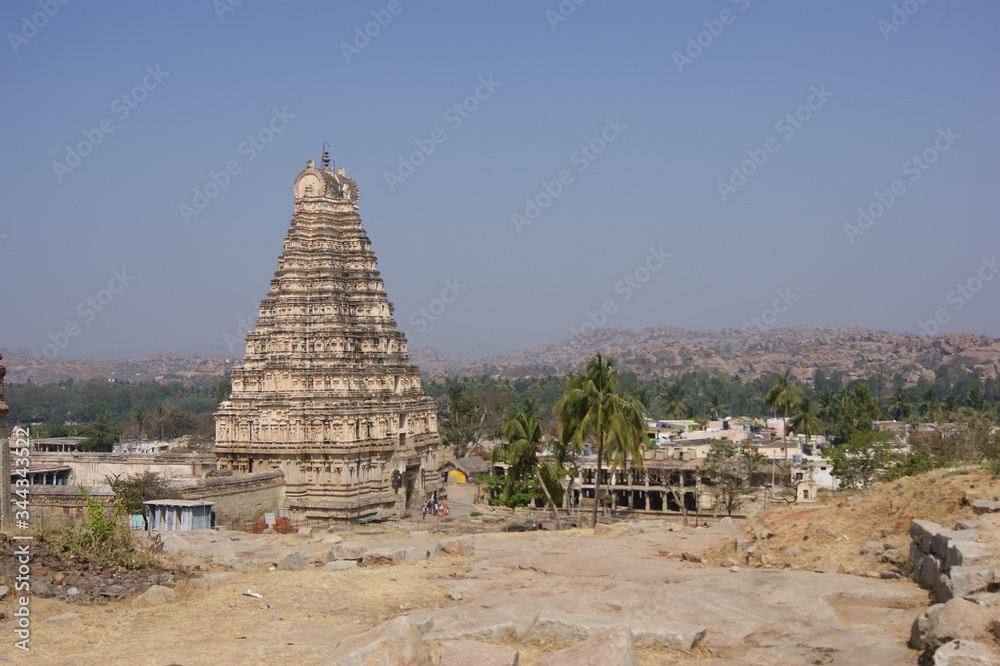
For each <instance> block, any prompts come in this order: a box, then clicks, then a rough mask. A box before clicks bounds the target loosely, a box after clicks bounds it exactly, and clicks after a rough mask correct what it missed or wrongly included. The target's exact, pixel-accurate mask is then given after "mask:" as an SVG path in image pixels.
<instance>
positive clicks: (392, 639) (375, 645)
mask: <svg viewBox="0 0 1000 666" xmlns="http://www.w3.org/2000/svg"><path fill="white" fill-rule="evenodd" d="M327 664H328V666H370V665H372V664H378V665H379V666H432V662H431V655H430V652H429V651H428V649H427V646H426V645H424V641H423V636H422V635H421V633H420V630H419V629H417V627H416V625H414V624H413V623H412V622H410V621H409V620H408V619H406V618H405V617H397V618H396V619H395V620H389V621H388V622H383V623H382V624H380V625H379V626H377V627H375V628H374V629H372V630H370V631H366V632H364V633H363V634H355V635H354V636H348V637H347V638H345V639H343V640H342V641H340V643H338V644H337V646H336V647H335V648H334V650H333V654H332V655H331V658H330V660H329V661H328V662H327Z"/></svg>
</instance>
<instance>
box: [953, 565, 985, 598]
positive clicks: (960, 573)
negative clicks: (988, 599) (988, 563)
mask: <svg viewBox="0 0 1000 666" xmlns="http://www.w3.org/2000/svg"><path fill="white" fill-rule="evenodd" d="M949 573H950V576H949V577H950V578H951V590H952V594H953V595H954V596H956V597H958V598H960V599H965V598H967V597H968V596H969V595H971V594H975V593H976V592H985V591H986V589H987V588H988V587H989V586H990V584H991V583H992V582H993V569H991V568H990V567H983V566H970V567H952V568H951V571H950V572H949Z"/></svg>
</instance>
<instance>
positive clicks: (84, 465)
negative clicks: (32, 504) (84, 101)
mask: <svg viewBox="0 0 1000 666" xmlns="http://www.w3.org/2000/svg"><path fill="white" fill-rule="evenodd" d="M30 461H31V465H30V466H31V468H32V469H43V468H51V467H61V466H63V465H68V466H69V467H70V469H71V470H72V471H71V472H70V483H69V485H71V486H77V485H80V486H88V487H89V486H99V485H104V484H107V477H109V476H111V477H114V476H115V475H120V476H123V477H125V476H133V475H135V474H142V473H143V472H155V473H156V474H159V475H160V476H162V477H163V478H165V479H178V478H185V477H204V476H205V475H207V474H208V473H209V472H210V471H212V470H214V469H215V468H216V458H215V456H214V455H212V454H206V453H161V454H157V455H139V454H129V455H118V454H114V453H79V452H78V453H35V452H32V454H31V457H30Z"/></svg>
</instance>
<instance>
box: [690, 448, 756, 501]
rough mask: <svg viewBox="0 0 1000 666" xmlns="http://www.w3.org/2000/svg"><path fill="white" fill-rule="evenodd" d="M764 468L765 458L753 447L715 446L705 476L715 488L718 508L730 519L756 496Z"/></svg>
mask: <svg viewBox="0 0 1000 666" xmlns="http://www.w3.org/2000/svg"><path fill="white" fill-rule="evenodd" d="M763 467H764V456H762V455H761V454H760V453H758V452H757V449H756V447H754V446H753V445H752V444H748V443H743V444H735V443H733V442H718V443H715V444H714V445H713V446H712V450H711V451H710V452H709V454H708V457H707V458H706V460H705V465H704V467H703V468H702V474H703V475H704V476H706V477H708V478H709V479H710V480H711V482H712V484H713V486H714V489H715V497H716V503H717V505H719V506H722V507H723V508H725V510H726V514H727V515H730V516H731V515H733V512H734V511H736V510H737V509H739V508H740V507H741V506H743V504H744V503H746V501H747V499H748V498H749V497H750V496H751V495H752V494H753V492H754V485H753V484H754V481H755V480H756V479H757V477H759V476H760V474H761V470H762V469H763Z"/></svg>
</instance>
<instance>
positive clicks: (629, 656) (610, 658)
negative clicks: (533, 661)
mask: <svg viewBox="0 0 1000 666" xmlns="http://www.w3.org/2000/svg"><path fill="white" fill-rule="evenodd" d="M638 663H639V662H638V661H636V658H635V645H634V643H633V642H632V633H631V632H630V631H629V630H628V629H625V628H615V629H607V630H606V631H602V632H599V633H597V634H595V635H593V636H591V637H590V638H588V639H586V640H583V641H581V642H580V643H577V644H576V645H574V646H573V647H569V648H566V649H565V650H560V651H559V652H556V653H555V654H553V655H551V656H549V657H546V658H545V659H542V660H541V661H539V662H538V666H590V665H592V664H593V665H597V664H601V665H602V666H605V665H606V666H638Z"/></svg>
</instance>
